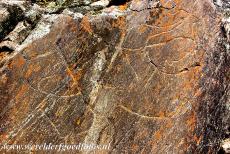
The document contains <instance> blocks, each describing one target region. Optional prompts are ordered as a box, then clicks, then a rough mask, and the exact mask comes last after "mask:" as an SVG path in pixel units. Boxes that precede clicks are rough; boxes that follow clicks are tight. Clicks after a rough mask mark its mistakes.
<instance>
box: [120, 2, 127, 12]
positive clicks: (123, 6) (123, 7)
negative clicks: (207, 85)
mask: <svg viewBox="0 0 230 154" xmlns="http://www.w3.org/2000/svg"><path fill="white" fill-rule="evenodd" d="M127 7H128V5H127V4H124V5H120V6H119V10H121V11H124V10H126V9H127Z"/></svg>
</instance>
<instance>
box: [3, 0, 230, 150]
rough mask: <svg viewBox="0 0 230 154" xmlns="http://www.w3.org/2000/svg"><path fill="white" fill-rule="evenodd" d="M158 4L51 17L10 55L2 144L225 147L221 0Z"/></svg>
mask: <svg viewBox="0 0 230 154" xmlns="http://www.w3.org/2000/svg"><path fill="white" fill-rule="evenodd" d="M139 4H141V5H139ZM148 4H149V3H148V2H147V1H145V0H143V1H142V0H133V1H131V2H128V3H127V4H126V5H121V6H112V7H109V8H105V9H103V10H101V12H100V13H98V14H96V15H95V14H94V15H92V14H86V15H84V16H75V18H74V17H73V16H70V15H66V14H62V13H60V14H54V15H49V17H48V18H47V16H46V18H45V17H42V18H43V20H41V22H42V21H44V19H46V20H45V21H46V22H45V24H43V25H45V28H44V26H43V29H42V28H40V29H39V28H37V29H36V28H35V30H34V31H35V32H34V33H31V36H30V35H29V36H28V37H27V39H26V40H27V41H26V43H22V44H21V45H19V46H18V48H17V49H16V50H15V51H13V53H12V54H10V55H9V56H7V57H5V58H2V64H1V65H2V66H1V70H0V77H1V79H0V85H1V86H0V94H1V95H0V101H1V107H0V116H1V121H0V123H1V126H4V127H3V128H2V129H1V134H0V142H1V144H28V143H32V144H42V143H53V144H60V143H65V144H78V143H90V144H110V149H109V150H107V151H103V152H105V153H107V152H108V153H206V152H208V153H217V152H218V151H219V149H220V144H221V142H222V140H224V139H226V138H228V135H229V134H227V133H226V132H227V130H228V129H229V106H228V105H229V68H230V67H229V66H230V59H229V58H230V56H229V49H228V48H227V46H228V39H227V36H226V33H225V31H224V30H223V29H222V28H221V27H222V25H221V18H222V16H221V13H220V12H219V11H218V10H217V8H216V7H215V5H214V3H213V2H211V0H168V1H167V0H161V1H154V2H152V3H151V6H150V5H148ZM48 21H50V22H48ZM41 22H40V24H38V25H42V24H41ZM47 22H48V23H49V24H47ZM46 25H48V26H46ZM38 27H39V26H38ZM39 30H40V31H43V32H44V31H45V33H44V35H41V36H39V37H35V39H33V40H32V41H30V40H31V39H28V38H34V37H33V36H34V35H36V32H37V31H39ZM42 34H43V33H42ZM1 52H2V51H1ZM227 107H228V108H227ZM78 152H82V151H78ZM96 152H98V153H100V152H101V151H96Z"/></svg>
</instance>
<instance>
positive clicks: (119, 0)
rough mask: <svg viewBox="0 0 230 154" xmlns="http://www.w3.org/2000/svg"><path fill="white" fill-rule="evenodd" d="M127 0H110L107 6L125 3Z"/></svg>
mask: <svg viewBox="0 0 230 154" xmlns="http://www.w3.org/2000/svg"><path fill="white" fill-rule="evenodd" d="M127 2H129V0H111V1H110V2H109V5H108V7H110V6H119V5H125V4H126V3H127Z"/></svg>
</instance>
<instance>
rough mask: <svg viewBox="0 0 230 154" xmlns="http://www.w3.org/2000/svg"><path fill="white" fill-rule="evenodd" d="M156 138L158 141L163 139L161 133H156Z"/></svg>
mask: <svg viewBox="0 0 230 154" xmlns="http://www.w3.org/2000/svg"><path fill="white" fill-rule="evenodd" d="M154 137H155V138H156V139H157V140H160V139H161V137H162V134H161V132H160V131H156V132H155V134H154Z"/></svg>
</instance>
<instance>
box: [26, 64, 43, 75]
mask: <svg viewBox="0 0 230 154" xmlns="http://www.w3.org/2000/svg"><path fill="white" fill-rule="evenodd" d="M40 69H41V66H40V65H38V64H30V65H29V67H28V70H27V72H26V74H25V77H26V78H29V77H30V76H31V75H32V73H35V72H38V71H39V70H40Z"/></svg>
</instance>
